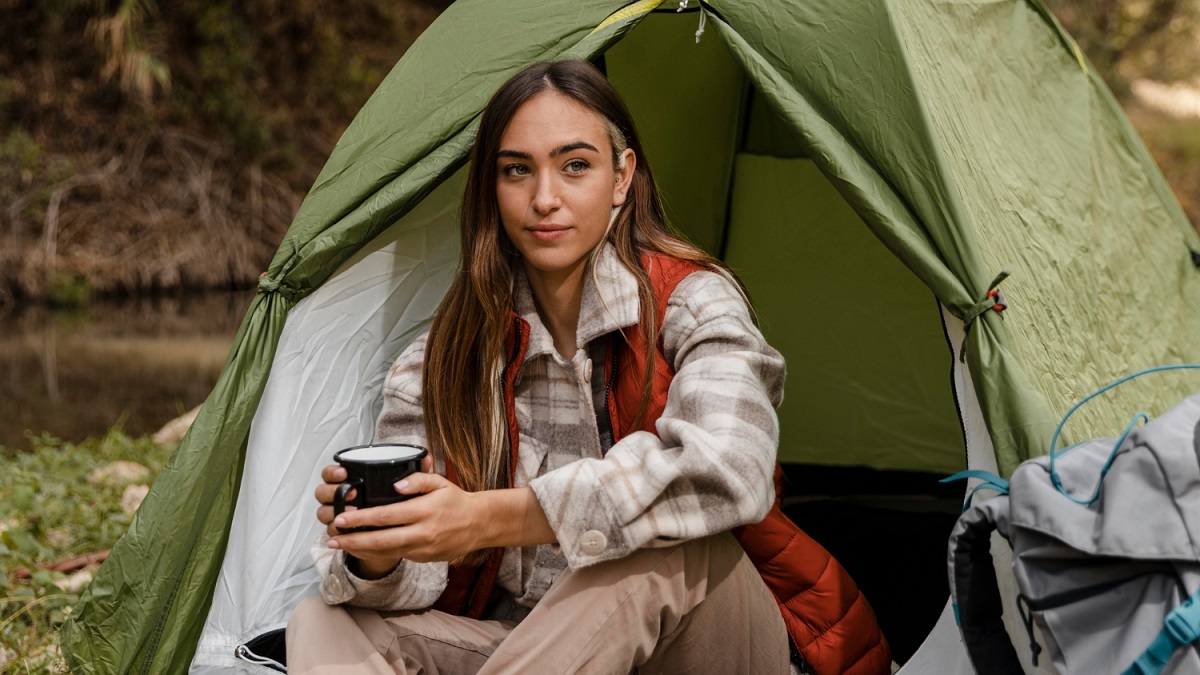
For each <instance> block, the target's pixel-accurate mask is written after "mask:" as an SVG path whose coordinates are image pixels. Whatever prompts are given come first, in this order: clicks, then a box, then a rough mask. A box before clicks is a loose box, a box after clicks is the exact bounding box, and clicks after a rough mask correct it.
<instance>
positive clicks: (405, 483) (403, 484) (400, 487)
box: [396, 479, 408, 490]
mask: <svg viewBox="0 0 1200 675" xmlns="http://www.w3.org/2000/svg"><path fill="white" fill-rule="evenodd" d="M406 487H408V480H407V479H406V480H402V481H400V482H399V483H396V489H397V490H403V489H404V488H406Z"/></svg>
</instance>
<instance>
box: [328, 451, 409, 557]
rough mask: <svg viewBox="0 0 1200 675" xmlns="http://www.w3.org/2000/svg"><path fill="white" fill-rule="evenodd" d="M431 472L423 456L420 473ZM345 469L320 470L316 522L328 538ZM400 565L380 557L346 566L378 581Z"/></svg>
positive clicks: (335, 531) (348, 497) (351, 495)
mask: <svg viewBox="0 0 1200 675" xmlns="http://www.w3.org/2000/svg"><path fill="white" fill-rule="evenodd" d="M432 470H433V457H431V456H429V455H425V457H424V458H422V459H421V471H424V472H429V471H432ZM346 478H347V475H346V469H345V468H344V467H342V465H340V464H330V465H329V466H326V467H325V468H324V469H322V470H321V480H323V481H325V482H324V483H323V484H321V485H318V486H317V490H316V496H317V501H318V502H320V503H321V506H320V508H318V509H317V520H319V521H320V522H321V524H322V525H324V526H325V531H326V532H327V533H329V536H330V537H335V536H337V535H338V534H340V532H338V529H337V527H335V526H334V525H333V518H334V514H333V495H334V493H335V492H337V489H338V485H340V484H341V483H342V481H344V480H346ZM355 494H356V493H355V491H354V490H350V492H349V493H348V494H347V495H346V500H347V501H349V500H351V499H354V497H355ZM356 508H357V507H355V506H350V505H347V506H346V512H350V511H353V510H355V509H356ZM399 563H400V559H399V558H388V557H381V556H371V557H370V558H359V559H358V560H355V559H353V558H352V559H350V560H349V561H348V564H349V565H350V566H351V567H352V571H353V572H354V573H355V574H356V575H358V576H360V577H362V578H364V579H378V578H381V577H385V576H387V575H388V573H390V572H391V571H392V570H393V569H395V568H396V565H398V564H399Z"/></svg>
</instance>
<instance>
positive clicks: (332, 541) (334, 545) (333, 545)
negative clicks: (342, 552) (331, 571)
mask: <svg viewBox="0 0 1200 675" xmlns="http://www.w3.org/2000/svg"><path fill="white" fill-rule="evenodd" d="M325 545H326V546H328V547H329V548H333V549H338V548H341V547H342V546H341V544H339V543H338V540H337V539H330V540H329V543H328V544H325Z"/></svg>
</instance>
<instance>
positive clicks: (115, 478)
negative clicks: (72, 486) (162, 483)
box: [88, 460, 150, 485]
mask: <svg viewBox="0 0 1200 675" xmlns="http://www.w3.org/2000/svg"><path fill="white" fill-rule="evenodd" d="M148 478H150V469H147V468H146V467H144V466H142V465H141V464H138V463H137V462H127V461H124V460H122V461H119V462H113V463H112V464H105V465H104V466H102V467H99V468H96V469H93V470H92V472H91V473H89V474H88V482H89V483H92V484H93V485H120V484H121V483H129V482H131V481H144V480H146V479H148Z"/></svg>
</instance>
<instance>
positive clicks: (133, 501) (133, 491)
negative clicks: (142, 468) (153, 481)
mask: <svg viewBox="0 0 1200 675" xmlns="http://www.w3.org/2000/svg"><path fill="white" fill-rule="evenodd" d="M148 494H150V486H149V485H144V484H142V485H130V486H129V487H127V488H125V492H124V493H122V494H121V509H122V510H124V511H125V513H128V514H130V515H133V513H134V511H137V510H138V507H139V506H141V505H142V500H143V499H145V498H146V495H148Z"/></svg>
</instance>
